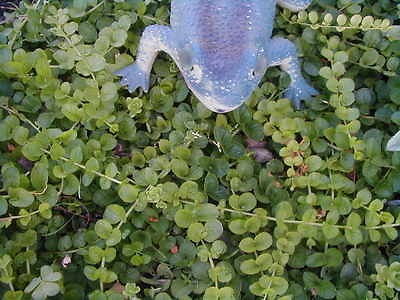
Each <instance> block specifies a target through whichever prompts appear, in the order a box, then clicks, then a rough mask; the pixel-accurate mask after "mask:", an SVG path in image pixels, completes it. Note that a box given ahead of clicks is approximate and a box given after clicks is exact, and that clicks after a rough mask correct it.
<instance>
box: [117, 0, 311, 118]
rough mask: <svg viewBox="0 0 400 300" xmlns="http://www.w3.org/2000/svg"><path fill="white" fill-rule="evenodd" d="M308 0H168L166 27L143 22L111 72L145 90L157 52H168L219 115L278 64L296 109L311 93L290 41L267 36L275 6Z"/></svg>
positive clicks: (292, 6)
mask: <svg viewBox="0 0 400 300" xmlns="http://www.w3.org/2000/svg"><path fill="white" fill-rule="evenodd" d="M310 3H311V0H173V1H172V9H171V27H169V26H161V25H151V26H148V27H147V28H146V29H145V31H144V33H143V36H142V38H141V40H140V44H139V48H138V52H137V57H136V62H135V63H134V64H131V65H129V66H127V67H125V68H123V69H121V70H119V71H117V72H116V73H115V74H116V75H118V76H122V79H121V84H122V85H127V86H128V89H129V91H130V92H133V91H134V90H135V89H136V88H138V87H141V88H142V89H143V90H144V91H146V92H147V91H148V89H149V79H150V72H151V69H152V65H153V62H154V60H155V58H156V56H157V54H158V52H160V51H164V52H166V53H167V54H168V55H170V56H171V57H172V58H173V60H174V61H175V62H176V64H177V66H178V67H179V69H180V71H181V73H182V74H183V77H184V79H185V81H186V83H187V85H188V87H189V88H190V89H191V90H192V92H193V93H194V95H195V96H196V97H197V98H198V99H199V100H200V101H201V102H202V103H203V104H204V105H205V106H206V107H207V108H209V109H210V110H212V111H214V112H219V113H225V112H229V111H232V110H234V109H235V108H237V107H239V106H240V105H241V104H243V102H245V101H246V100H247V99H248V98H249V96H250V95H251V94H252V92H253V91H254V89H256V87H257V86H258V84H259V83H260V81H261V79H262V78H263V76H264V73H265V71H266V70H267V68H268V67H271V66H280V67H281V69H282V70H284V71H286V72H287V73H288V74H289V75H290V78H291V84H290V86H289V88H288V89H287V91H286V94H285V96H286V97H287V98H289V99H291V100H292V101H293V103H294V105H295V106H296V107H299V106H300V101H301V100H306V99H308V98H310V97H311V96H312V95H315V94H317V91H316V90H315V89H314V88H312V87H311V86H310V85H308V84H307V82H306V80H305V79H304V78H303V76H302V75H301V70H300V64H299V60H298V58H297V51H296V47H295V45H294V44H293V43H292V42H290V41H289V40H286V39H284V38H280V37H276V38H272V29H273V22H274V17H275V9H276V8H275V7H276V4H279V5H280V6H282V7H285V8H288V9H290V10H292V11H300V10H302V9H305V8H306V7H307V6H308V5H309V4H310Z"/></svg>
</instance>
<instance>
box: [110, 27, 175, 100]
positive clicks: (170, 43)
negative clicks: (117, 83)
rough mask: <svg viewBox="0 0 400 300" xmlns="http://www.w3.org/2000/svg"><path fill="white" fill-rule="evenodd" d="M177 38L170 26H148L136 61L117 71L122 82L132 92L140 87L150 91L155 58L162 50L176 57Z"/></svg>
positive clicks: (116, 73) (141, 40)
mask: <svg viewBox="0 0 400 300" xmlns="http://www.w3.org/2000/svg"><path fill="white" fill-rule="evenodd" d="M176 49H177V47H176V46H175V38H174V35H173V33H172V30H171V28H170V27H168V26H161V25H151V26H148V27H146V29H145V31H144V32H143V35H142V37H141V39H140V43H139V48H138V51H137V56H136V61H135V63H133V64H131V65H129V66H127V67H125V68H123V69H121V70H118V71H116V72H115V75H118V76H122V79H121V84H122V85H127V86H128V89H129V91H130V92H133V91H134V90H136V89H137V88H138V87H141V88H143V90H144V91H146V92H147V91H148V89H149V82H150V73H151V69H152V67H153V63H154V60H155V58H156V56H157V54H158V53H159V52H160V51H164V52H166V53H167V54H169V55H170V56H172V57H173V58H175V57H176V53H175V52H176Z"/></svg>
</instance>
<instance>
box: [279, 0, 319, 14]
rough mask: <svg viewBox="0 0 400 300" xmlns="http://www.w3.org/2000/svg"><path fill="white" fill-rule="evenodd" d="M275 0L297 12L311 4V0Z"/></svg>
mask: <svg viewBox="0 0 400 300" xmlns="http://www.w3.org/2000/svg"><path fill="white" fill-rule="evenodd" d="M277 2H278V5H280V6H282V7H284V8H287V9H289V10H291V11H294V12H297V11H300V10H303V9H306V8H307V7H308V6H309V5H310V4H311V2H312V0H278V1H277Z"/></svg>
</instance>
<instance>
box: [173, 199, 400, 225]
mask: <svg viewBox="0 0 400 300" xmlns="http://www.w3.org/2000/svg"><path fill="white" fill-rule="evenodd" d="M181 202H182V203H185V204H189V205H196V203H194V202H190V201H181ZM218 209H219V210H221V211H226V212H230V213H235V214H241V215H244V216H249V217H259V215H257V214H253V213H249V212H245V211H240V210H235V209H230V208H225V207H218ZM265 218H266V219H267V220H269V221H273V222H275V223H279V222H282V223H285V224H297V225H301V224H303V225H309V226H315V227H323V226H325V225H329V226H332V227H334V228H338V229H348V230H352V229H354V228H353V227H351V226H347V225H336V224H324V223H315V222H306V221H299V220H286V219H284V220H279V219H278V218H274V217H269V216H265ZM396 227H400V224H397V223H395V224H383V225H378V226H373V227H368V226H360V228H363V229H365V230H377V229H385V228H396Z"/></svg>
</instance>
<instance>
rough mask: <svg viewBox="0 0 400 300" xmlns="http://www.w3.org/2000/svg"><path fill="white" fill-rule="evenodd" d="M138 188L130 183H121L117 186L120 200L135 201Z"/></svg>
mask: <svg viewBox="0 0 400 300" xmlns="http://www.w3.org/2000/svg"><path fill="white" fill-rule="evenodd" d="M139 192H140V189H139V188H138V187H136V186H134V185H132V184H127V183H123V184H121V185H120V186H119V190H118V195H119V197H120V198H121V199H122V201H124V202H127V203H132V202H134V201H136V199H137V197H138V195H139Z"/></svg>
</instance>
